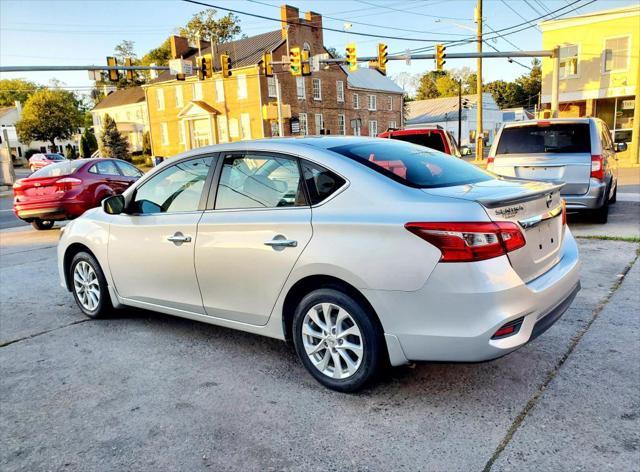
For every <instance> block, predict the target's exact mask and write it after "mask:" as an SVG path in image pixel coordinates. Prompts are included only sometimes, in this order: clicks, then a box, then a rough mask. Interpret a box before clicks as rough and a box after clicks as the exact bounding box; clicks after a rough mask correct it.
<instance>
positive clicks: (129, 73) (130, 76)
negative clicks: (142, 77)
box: [124, 57, 133, 82]
mask: <svg viewBox="0 0 640 472" xmlns="http://www.w3.org/2000/svg"><path fill="white" fill-rule="evenodd" d="M124 65H125V66H127V67H130V66H132V65H133V64H132V62H131V58H130V57H125V58H124ZM124 75H125V77H126V78H127V80H129V81H131V82H133V71H132V70H129V69H127V70H126V71H125V72H124Z"/></svg>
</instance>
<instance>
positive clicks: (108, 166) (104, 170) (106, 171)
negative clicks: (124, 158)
mask: <svg viewBox="0 0 640 472" xmlns="http://www.w3.org/2000/svg"><path fill="white" fill-rule="evenodd" d="M89 172H91V173H92V174H101V175H120V174H119V173H118V169H117V168H116V165H115V163H114V162H113V161H100V162H98V163H97V164H95V165H93V166H92V167H91V169H89Z"/></svg>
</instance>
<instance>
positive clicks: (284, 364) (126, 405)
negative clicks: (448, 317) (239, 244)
mask: <svg viewBox="0 0 640 472" xmlns="http://www.w3.org/2000/svg"><path fill="white" fill-rule="evenodd" d="M58 232H59V231H58V230H57V229H56V230H52V231H41V232H36V231H33V230H31V229H30V228H25V229H12V230H5V231H3V232H1V233H0V240H1V248H0V251H1V252H0V257H1V258H2V267H1V269H0V287H1V288H0V291H1V297H0V300H1V303H2V305H1V307H0V308H1V309H0V312H1V315H0V316H1V318H0V324H1V326H2V332H1V338H2V339H1V340H0V346H2V347H0V366H1V367H0V369H1V370H0V375H1V378H2V379H3V381H2V383H1V385H0V397H1V398H2V404H3V414H2V416H1V419H0V421H1V424H2V426H1V428H0V442H1V443H2V444H3V445H4V447H3V448H2V451H1V452H0V464H1V467H2V470H5V471H12V470H61V469H64V470H77V471H90V470H204V469H207V468H209V469H210V470H338V469H343V470H344V469H351V470H418V469H420V470H483V469H484V470H489V469H491V470H566V469H567V468H569V469H572V470H604V469H608V470H631V468H632V466H631V464H634V463H635V464H637V463H638V459H640V435H639V433H638V431H639V427H638V426H639V418H640V411H639V410H638V405H639V403H638V390H637V386H638V382H639V380H640V370H639V368H640V353H639V352H638V349H637V342H638V337H639V336H640V330H639V329H640V322H639V320H638V317H637V307H638V306H640V299H639V297H640V295H639V294H638V291H637V287H638V284H639V283H640V270H639V269H640V267H639V266H638V264H637V263H636V264H634V262H635V260H636V258H637V251H638V245H637V244H635V243H630V242H624V241H603V240H598V239H579V245H580V250H581V258H582V261H583V266H582V272H581V273H582V275H581V277H582V291H581V292H580V293H579V294H578V297H577V298H576V300H575V302H574V303H573V305H572V307H571V308H570V309H569V311H568V312H567V313H566V314H565V315H564V316H563V318H561V319H560V321H559V322H558V323H557V324H556V325H555V326H554V327H553V328H552V329H551V330H549V331H548V332H547V333H545V334H544V335H543V336H541V337H540V338H539V339H537V340H535V341H534V342H532V343H531V344H529V345H527V346H526V347H524V348H522V349H521V350H519V351H516V352H515V353H513V354H511V355H509V356H506V357H504V358H502V359H499V360H497V361H494V362H489V363H484V364H446V363H442V364H421V365H417V366H415V367H402V368H396V369H393V370H392V371H391V372H390V373H388V374H386V375H385V377H384V378H383V380H382V382H381V383H380V384H378V385H377V386H374V387H372V388H370V389H368V390H366V391H365V392H363V393H361V394H356V395H346V394H339V393H335V392H332V391H329V390H327V389H325V388H323V387H322V386H320V385H319V384H317V383H316V382H315V381H314V380H313V379H312V378H311V377H310V376H309V375H308V374H307V373H306V372H305V371H304V369H303V367H302V365H301V364H300V362H299V361H298V360H297V358H296V356H295V354H294V352H293V350H292V349H291V348H290V347H288V346H287V345H286V344H284V343H282V342H280V341H276V340H272V339H268V338H263V337H259V336H253V335H251V334H247V333H242V332H237V331H232V330H228V329H224V328H220V327H215V326H210V325H206V324H202V323H197V322H193V321H188V320H184V319H179V318H173V317H169V316H164V315H160V314H157V313H151V312H146V311H142V310H133V309H127V310H124V311H120V312H117V314H116V315H115V316H114V317H113V318H111V319H108V320H100V321H94V320H89V319H87V318H85V317H84V316H83V315H82V314H81V313H80V312H79V310H78V308H77V307H76V305H75V302H74V300H73V297H72V296H71V294H70V293H68V292H66V291H65V290H63V289H62V288H61V287H60V285H59V282H58V275H57V271H56V254H55V247H56V243H57V239H58ZM630 266H632V268H631V270H629V267H630ZM625 274H626V275H625ZM633 307H635V308H633ZM633 346H635V348H634V347H633ZM9 406H10V407H9ZM578 451H579V453H578ZM568 464H571V466H568Z"/></svg>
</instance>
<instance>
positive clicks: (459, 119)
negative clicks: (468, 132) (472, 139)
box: [458, 79, 462, 146]
mask: <svg viewBox="0 0 640 472" xmlns="http://www.w3.org/2000/svg"><path fill="white" fill-rule="evenodd" d="M458 146H462V79H460V80H458Z"/></svg>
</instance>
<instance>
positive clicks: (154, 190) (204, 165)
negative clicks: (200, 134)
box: [131, 157, 213, 214]
mask: <svg viewBox="0 0 640 472" xmlns="http://www.w3.org/2000/svg"><path fill="white" fill-rule="evenodd" d="M212 163H213V158H212V157H201V158H198V159H190V160H188V161H183V162H180V163H178V164H175V165H172V166H171V167H168V168H167V169H165V170H163V171H162V172H160V173H159V174H157V175H154V176H153V177H152V178H151V179H149V180H148V181H147V182H145V183H144V184H143V185H142V186H141V187H140V188H139V189H137V190H136V194H135V196H134V199H133V201H132V202H131V213H138V214H149V213H175V212H180V211H196V210H198V205H199V203H200V197H201V195H202V190H203V189H204V183H205V180H206V179H207V174H208V173H209V169H210V167H211V165H212Z"/></svg>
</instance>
